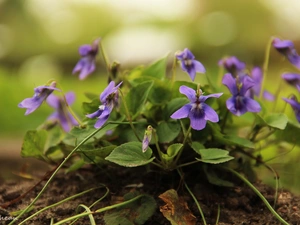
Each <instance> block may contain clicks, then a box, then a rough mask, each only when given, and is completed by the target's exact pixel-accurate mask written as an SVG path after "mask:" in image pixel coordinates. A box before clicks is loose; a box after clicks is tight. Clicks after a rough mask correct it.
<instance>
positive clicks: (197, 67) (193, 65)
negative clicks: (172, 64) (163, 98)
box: [176, 48, 206, 81]
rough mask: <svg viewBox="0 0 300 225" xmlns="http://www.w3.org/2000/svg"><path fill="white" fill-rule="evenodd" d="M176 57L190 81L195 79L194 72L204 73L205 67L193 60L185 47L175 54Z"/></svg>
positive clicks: (193, 57)
mask: <svg viewBox="0 0 300 225" xmlns="http://www.w3.org/2000/svg"><path fill="white" fill-rule="evenodd" d="M176 58H177V59H178V60H180V62H181V69H182V70H183V71H185V72H187V73H188V74H189V76H190V77H191V79H192V81H194V80H195V76H196V73H197V72H198V73H205V71H206V70H205V68H204V66H203V65H202V63H200V62H199V61H197V60H195V56H194V55H193V53H192V52H191V51H190V50H189V49H187V48H185V49H184V50H183V51H182V52H180V53H178V54H176Z"/></svg>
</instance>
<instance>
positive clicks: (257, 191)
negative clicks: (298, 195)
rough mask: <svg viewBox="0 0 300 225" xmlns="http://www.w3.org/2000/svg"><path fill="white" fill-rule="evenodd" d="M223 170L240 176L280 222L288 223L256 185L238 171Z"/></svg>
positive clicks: (286, 224) (226, 168)
mask: <svg viewBox="0 0 300 225" xmlns="http://www.w3.org/2000/svg"><path fill="white" fill-rule="evenodd" d="M222 168H223V169H225V170H228V171H230V172H231V173H233V174H234V175H236V176H237V177H238V178H240V179H241V180H242V181H244V183H245V184H247V185H248V187H250V188H251V189H252V190H253V191H254V192H255V194H256V195H257V196H258V197H259V198H260V199H261V200H262V201H263V202H264V204H265V205H266V206H267V208H268V209H269V210H270V211H271V213H272V214H273V215H274V216H275V217H276V218H277V219H278V220H279V221H280V222H281V223H282V224H285V225H289V223H288V222H286V221H285V220H284V219H283V218H282V217H281V216H280V215H279V214H278V213H277V212H276V211H275V210H274V209H273V208H272V206H271V205H270V203H269V202H268V200H267V199H266V198H265V197H264V196H263V195H262V193H260V191H259V190H257V189H256V187H255V186H254V185H253V184H251V183H250V182H249V181H248V180H247V179H246V178H245V177H243V176H242V175H241V174H239V173H238V172H236V171H235V170H233V169H230V168H228V167H222Z"/></svg>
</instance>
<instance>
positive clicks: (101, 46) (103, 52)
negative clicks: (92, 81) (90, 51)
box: [99, 40, 114, 80]
mask: <svg viewBox="0 0 300 225" xmlns="http://www.w3.org/2000/svg"><path fill="white" fill-rule="evenodd" d="M99 47H100V52H101V54H102V57H103V61H104V64H105V67H106V71H107V74H108V76H109V77H110V79H111V80H114V79H113V77H112V74H111V71H110V64H109V62H108V59H107V56H106V54H105V51H104V48H103V45H102V40H100V42H99Z"/></svg>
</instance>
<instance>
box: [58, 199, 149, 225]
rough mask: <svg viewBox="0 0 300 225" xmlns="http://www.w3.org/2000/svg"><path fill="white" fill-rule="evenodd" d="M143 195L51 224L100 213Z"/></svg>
mask: <svg viewBox="0 0 300 225" xmlns="http://www.w3.org/2000/svg"><path fill="white" fill-rule="evenodd" d="M143 196H145V195H139V196H137V197H135V198H132V199H130V200H128V201H125V202H121V203H118V204H114V205H110V206H107V207H104V208H101V209H97V210H96V211H94V212H83V213H80V214H77V215H75V216H71V217H69V218H66V219H64V220H61V221H59V222H57V223H55V224H53V225H60V224H63V223H66V222H68V221H70V220H74V219H78V218H81V217H84V216H89V215H91V214H95V213H101V212H105V211H107V210H110V209H114V208H118V207H120V206H124V205H127V204H129V203H132V202H134V201H136V200H138V199H140V198H141V197H143Z"/></svg>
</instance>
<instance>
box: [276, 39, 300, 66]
mask: <svg viewBox="0 0 300 225" xmlns="http://www.w3.org/2000/svg"><path fill="white" fill-rule="evenodd" d="M272 44H273V47H274V48H275V49H276V50H277V51H278V52H279V53H281V54H282V55H284V56H285V57H287V59H288V60H289V61H290V63H292V64H293V65H294V66H295V67H297V68H298V69H300V56H299V55H298V53H297V51H296V49H295V46H294V43H293V42H292V41H290V40H280V39H279V38H274V40H273V41H272Z"/></svg>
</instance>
